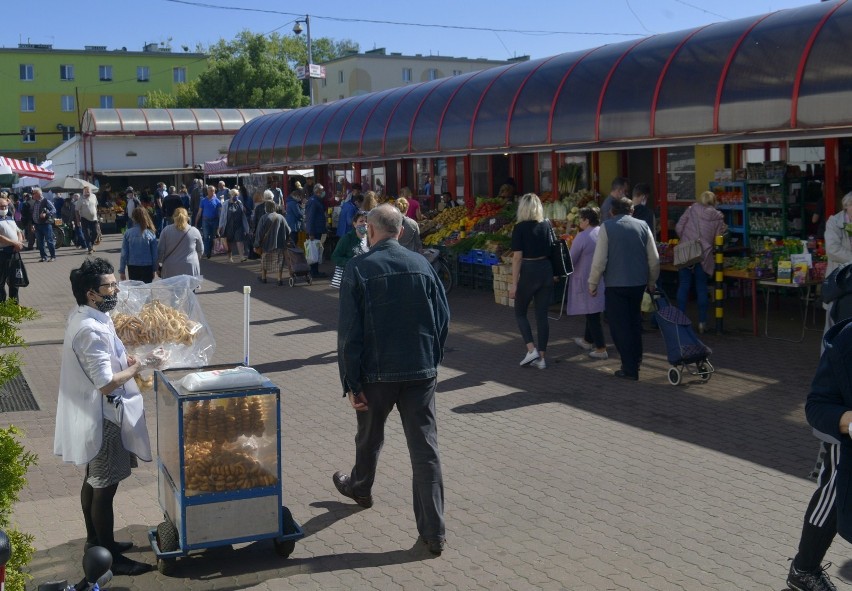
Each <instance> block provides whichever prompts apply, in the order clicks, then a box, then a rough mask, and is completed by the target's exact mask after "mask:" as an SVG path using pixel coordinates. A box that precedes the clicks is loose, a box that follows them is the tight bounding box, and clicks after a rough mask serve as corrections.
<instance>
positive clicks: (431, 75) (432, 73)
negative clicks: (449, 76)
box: [429, 68, 438, 80]
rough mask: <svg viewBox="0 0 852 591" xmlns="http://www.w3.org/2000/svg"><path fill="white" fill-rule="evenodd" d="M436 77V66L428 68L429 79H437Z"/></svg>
mask: <svg viewBox="0 0 852 591" xmlns="http://www.w3.org/2000/svg"><path fill="white" fill-rule="evenodd" d="M437 79H438V70H437V69H436V68H429V80H437Z"/></svg>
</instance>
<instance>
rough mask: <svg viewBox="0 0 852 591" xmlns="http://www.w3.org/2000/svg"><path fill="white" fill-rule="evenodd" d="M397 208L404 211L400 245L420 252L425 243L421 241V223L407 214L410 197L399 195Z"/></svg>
mask: <svg viewBox="0 0 852 591" xmlns="http://www.w3.org/2000/svg"><path fill="white" fill-rule="evenodd" d="M396 208H397V209H398V210H399V211H400V212H401V213H402V234H401V235H400V237H399V243H400V245H401V246H404V247H405V248H407V249H408V250H410V251H412V252H420V251H421V250H423V243H422V242H421V241H420V225H419V224H418V223H417V222H415V221H414V220H412V219H411V218H410V217H408V216H406V215H405V212H406V211H408V199H406V198H405V197H398V198H397V200H396Z"/></svg>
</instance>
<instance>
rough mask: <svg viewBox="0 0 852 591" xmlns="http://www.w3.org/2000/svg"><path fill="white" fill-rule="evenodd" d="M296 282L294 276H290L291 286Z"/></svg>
mask: <svg viewBox="0 0 852 591" xmlns="http://www.w3.org/2000/svg"><path fill="white" fill-rule="evenodd" d="M294 283H295V281H293V278H292V277H290V282H289V285H290V287H293V284H294Z"/></svg>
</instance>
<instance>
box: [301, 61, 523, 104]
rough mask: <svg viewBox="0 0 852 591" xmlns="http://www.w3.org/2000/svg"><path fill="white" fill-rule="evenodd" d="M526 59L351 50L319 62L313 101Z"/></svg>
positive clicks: (312, 81)
mask: <svg viewBox="0 0 852 591" xmlns="http://www.w3.org/2000/svg"><path fill="white" fill-rule="evenodd" d="M529 59H530V58H529V56H527V55H525V56H521V57H517V58H512V59H509V60H506V61H503V60H487V59H481V58H480V59H470V58H466V57H449V56H443V55H421V54H416V55H402V53H390V54H388V53H387V52H386V50H385V48H379V49H373V50H370V51H366V52H364V53H351V54H349V55H345V56H343V57H339V58H336V59H333V60H330V61H328V62H325V63H324V64H322V65H323V67H324V68H325V78H322V79H313V80H311V83H312V84H313V86H314V103H315V104H321V103H330V102H333V101H336V100H340V99H343V98H348V97H350V96H357V95H360V94H366V93H368V92H376V91H379V90H386V89H389V88H397V87H400V86H406V85H408V84H416V83H418V82H427V81H429V80H437V79H439V78H446V77H448V76H459V75H461V74H467V73H468V72H475V71H477V70H484V69H486V68H493V67H495V66H503V65H506V64H507V63H515V62H524V61H528V60H529Z"/></svg>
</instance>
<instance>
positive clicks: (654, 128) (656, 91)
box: [648, 25, 710, 137]
mask: <svg viewBox="0 0 852 591" xmlns="http://www.w3.org/2000/svg"><path fill="white" fill-rule="evenodd" d="M709 26H710V25H704V26H703V27H698V28H697V29H695V30H693V31H692V32H691V33H690V34H689V35H687V36H686V37H684V38H683V39H682V40H681V42H680V43H678V45H677V47H675V48H674V49H673V50H672V52H671V54H670V55H669V58H668V59H667V60H666V63H665V64H664V65H663V69H662V70H660V76H659V77H658V78H657V86H655V87H654V97H653V98H652V99H651V121H650V126H649V128H648V129H649V131H650V135H651V137H657V101H659V100H660V90H662V88H663V80H665V78H666V74H668V73H669V67H670V66H671V65H672V62H673V61H674V58H675V57H676V56H677V54H678V53H680V50H681V49H682V48H683V46H684V45H686V43H687V42H688V41H689V40H690V39H692V38H693V37H695V35H697V34H698V33H699V32H700V31H703V30H704V29H706V28H707V27H709Z"/></svg>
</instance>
